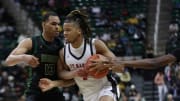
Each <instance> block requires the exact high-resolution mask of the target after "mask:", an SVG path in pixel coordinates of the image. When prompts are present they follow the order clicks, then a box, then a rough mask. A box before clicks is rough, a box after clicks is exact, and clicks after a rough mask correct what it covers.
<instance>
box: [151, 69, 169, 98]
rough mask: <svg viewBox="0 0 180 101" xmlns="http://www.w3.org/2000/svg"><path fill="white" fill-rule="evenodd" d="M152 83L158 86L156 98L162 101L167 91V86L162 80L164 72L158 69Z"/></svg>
mask: <svg viewBox="0 0 180 101" xmlns="http://www.w3.org/2000/svg"><path fill="white" fill-rule="evenodd" d="M154 83H155V84H156V85H157V87H158V98H159V101H164V98H165V95H166V93H167V92H168V89H167V86H166V84H165V80H164V73H163V72H162V71H159V72H158V73H157V74H156V76H155V78H154Z"/></svg>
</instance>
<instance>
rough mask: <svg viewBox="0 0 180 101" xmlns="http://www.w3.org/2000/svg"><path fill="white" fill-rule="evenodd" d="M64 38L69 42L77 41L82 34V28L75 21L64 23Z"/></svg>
mask: <svg viewBox="0 0 180 101" xmlns="http://www.w3.org/2000/svg"><path fill="white" fill-rule="evenodd" d="M63 30H64V39H65V40H66V42H68V43H74V42H76V41H77V40H78V39H79V37H80V34H81V31H80V28H79V27H78V26H77V25H76V24H75V23H73V22H72V23H64V25H63Z"/></svg>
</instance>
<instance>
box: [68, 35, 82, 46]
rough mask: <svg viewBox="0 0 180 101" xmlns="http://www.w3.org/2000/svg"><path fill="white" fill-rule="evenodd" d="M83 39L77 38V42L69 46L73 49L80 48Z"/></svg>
mask: <svg viewBox="0 0 180 101" xmlns="http://www.w3.org/2000/svg"><path fill="white" fill-rule="evenodd" d="M83 40H84V38H83V37H78V38H77V40H75V42H73V43H71V45H72V46H73V47H74V48H78V47H80V46H81V44H82V43H83Z"/></svg>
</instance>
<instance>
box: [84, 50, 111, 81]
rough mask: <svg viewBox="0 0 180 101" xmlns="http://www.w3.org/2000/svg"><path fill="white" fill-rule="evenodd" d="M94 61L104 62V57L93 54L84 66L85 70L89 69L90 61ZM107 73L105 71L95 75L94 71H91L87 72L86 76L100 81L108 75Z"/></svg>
mask: <svg viewBox="0 0 180 101" xmlns="http://www.w3.org/2000/svg"><path fill="white" fill-rule="evenodd" d="M96 59H101V60H104V59H105V57H104V56H102V55H100V54H94V55H92V56H90V57H89V58H88V60H87V62H86V64H85V67H86V69H89V68H88V65H89V64H91V60H96ZM108 72H109V69H105V70H103V71H101V72H98V73H96V70H93V71H89V72H88V75H90V76H92V77H94V78H96V79H100V78H103V77H104V76H106V75H107V74H108Z"/></svg>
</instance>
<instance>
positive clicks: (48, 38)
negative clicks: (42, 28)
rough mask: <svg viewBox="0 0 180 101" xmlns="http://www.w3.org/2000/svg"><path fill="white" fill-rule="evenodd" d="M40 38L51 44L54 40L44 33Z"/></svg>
mask: <svg viewBox="0 0 180 101" xmlns="http://www.w3.org/2000/svg"><path fill="white" fill-rule="evenodd" d="M42 37H43V38H44V40H46V41H48V42H52V41H53V40H54V37H50V36H48V35H47V33H46V34H45V33H44V32H43V33H42Z"/></svg>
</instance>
